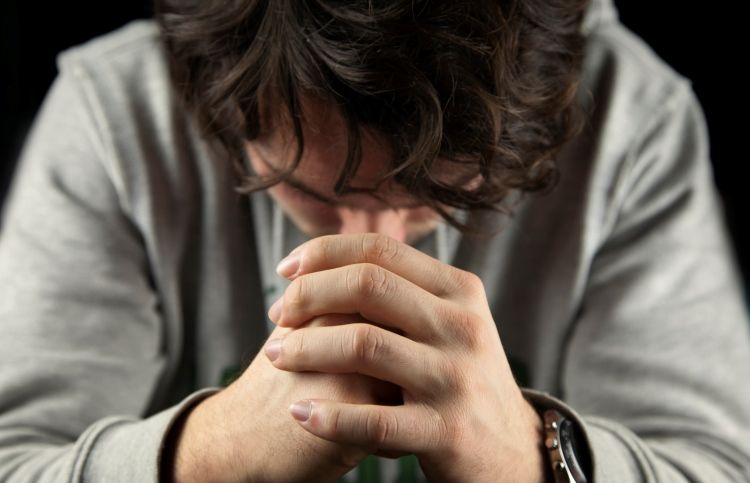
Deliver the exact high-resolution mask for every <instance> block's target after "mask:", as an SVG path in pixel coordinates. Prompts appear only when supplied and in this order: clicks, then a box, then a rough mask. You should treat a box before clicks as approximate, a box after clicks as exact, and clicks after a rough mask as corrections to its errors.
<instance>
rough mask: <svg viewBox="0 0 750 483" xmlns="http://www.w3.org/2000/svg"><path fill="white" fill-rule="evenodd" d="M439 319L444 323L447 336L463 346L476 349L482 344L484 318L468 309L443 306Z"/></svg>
mask: <svg viewBox="0 0 750 483" xmlns="http://www.w3.org/2000/svg"><path fill="white" fill-rule="evenodd" d="M439 310H440V313H439V315H438V317H440V319H441V320H442V321H443V326H444V327H445V329H446V335H447V336H448V337H449V338H450V339H453V340H456V341H459V342H460V343H461V344H462V345H463V346H465V347H468V348H469V349H474V348H477V347H478V346H479V344H481V342H482V341H481V337H482V335H481V334H482V324H483V323H484V321H483V320H482V318H481V317H480V316H479V315H477V314H475V313H474V312H473V311H471V310H469V309H468V308H467V307H454V306H443V307H442V308H441V309H439Z"/></svg>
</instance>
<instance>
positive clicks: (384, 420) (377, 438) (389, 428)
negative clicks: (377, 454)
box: [365, 411, 397, 447]
mask: <svg viewBox="0 0 750 483" xmlns="http://www.w3.org/2000/svg"><path fill="white" fill-rule="evenodd" d="M365 432H366V433H365V438H366V439H367V443H369V444H372V445H374V446H376V447H377V446H381V445H383V444H385V443H387V442H388V441H390V440H391V439H393V435H395V434H397V422H396V419H395V418H393V417H390V416H389V415H388V414H387V413H385V412H383V411H372V412H369V413H367V419H366V421H365Z"/></svg>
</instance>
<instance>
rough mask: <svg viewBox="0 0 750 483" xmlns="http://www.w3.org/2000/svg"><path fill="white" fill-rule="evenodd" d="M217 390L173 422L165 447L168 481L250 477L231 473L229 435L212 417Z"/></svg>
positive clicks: (187, 482) (181, 482)
mask: <svg viewBox="0 0 750 483" xmlns="http://www.w3.org/2000/svg"><path fill="white" fill-rule="evenodd" d="M216 397H218V394H216V395H213V396H211V397H209V398H207V399H204V400H202V401H201V402H199V403H198V404H196V405H194V406H192V407H190V408H188V409H187V410H186V411H185V412H184V413H183V414H182V415H181V416H180V417H179V418H178V419H177V420H176V421H175V423H174V425H173V426H172V428H171V430H170V432H169V434H168V435H167V438H166V440H165V446H164V450H163V459H162V465H161V468H162V475H163V477H164V478H163V481H164V482H169V483H194V482H213V481H222V482H232V481H237V482H239V481H248V480H247V478H244V477H243V475H238V474H234V473H232V472H231V471H230V470H231V469H232V468H233V465H231V464H229V463H230V461H229V460H228V456H230V455H232V454H233V451H232V448H231V447H229V446H228V445H227V442H228V441H230V439H229V437H228V436H229V435H227V434H221V433H222V428H223V425H222V424H221V422H220V421H218V420H216V418H214V417H213V411H212V406H213V404H214V403H215V398H216Z"/></svg>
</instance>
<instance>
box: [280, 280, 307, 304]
mask: <svg viewBox="0 0 750 483" xmlns="http://www.w3.org/2000/svg"><path fill="white" fill-rule="evenodd" d="M306 285H307V277H305V276H302V277H299V278H297V279H295V280H293V281H292V283H290V284H289V286H288V287H287V289H286V291H285V292H284V310H289V311H290V312H294V311H295V310H297V309H299V308H300V307H303V306H304V304H305V297H306V296H305V293H306V291H307V287H306Z"/></svg>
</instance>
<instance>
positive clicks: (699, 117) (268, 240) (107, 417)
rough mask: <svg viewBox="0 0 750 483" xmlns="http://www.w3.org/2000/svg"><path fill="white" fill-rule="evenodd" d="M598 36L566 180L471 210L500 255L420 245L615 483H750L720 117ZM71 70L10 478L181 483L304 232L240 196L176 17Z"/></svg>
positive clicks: (138, 28) (15, 203) (39, 192)
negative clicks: (173, 36)
mask: <svg viewBox="0 0 750 483" xmlns="http://www.w3.org/2000/svg"><path fill="white" fill-rule="evenodd" d="M585 29H586V31H587V32H588V34H589V45H588V50H587V57H586V64H585V72H584V79H583V83H582V88H581V91H580V96H581V100H582V102H584V103H585V104H586V106H588V107H589V108H591V109H592V112H593V114H592V117H591V120H590V123H589V125H588V126H587V129H586V130H585V132H584V133H582V134H581V135H580V136H579V137H578V138H576V139H575V140H574V141H573V142H572V143H571V144H570V145H569V146H568V147H567V148H566V149H565V151H564V152H563V154H562V156H561V157H560V168H561V173H562V178H561V183H560V185H559V186H558V187H557V188H556V189H555V191H553V192H552V193H551V194H550V195H548V196H545V197H525V198H522V199H521V200H520V204H519V207H518V209H517V213H516V216H515V217H514V218H512V219H507V218H503V217H501V216H498V215H481V216H480V215H467V216H471V217H473V218H476V219H477V220H478V221H479V222H481V223H483V224H484V225H486V226H488V227H497V228H498V230H499V231H498V233H497V234H496V235H495V236H493V237H491V238H489V239H485V240H479V239H475V238H469V237H464V236H461V235H460V234H459V233H458V232H456V231H455V230H453V229H452V228H450V227H444V228H441V230H438V231H436V232H435V234H433V235H430V236H428V237H425V238H424V239H422V240H420V241H419V242H418V244H417V246H418V247H419V248H420V249H422V250H424V251H425V252H427V253H430V254H431V255H433V256H438V255H439V256H440V257H441V258H443V259H445V260H446V261H448V262H450V263H452V264H454V265H456V266H459V267H462V268H465V269H467V270H471V271H473V272H475V273H477V274H478V275H479V276H481V277H482V280H483V281H484V284H485V287H486V290H487V295H488V299H489V302H490V304H491V308H492V310H493V314H494V316H495V320H496V322H497V324H498V328H499V332H500V335H501V338H502V341H503V347H504V348H505V350H506V352H507V354H508V356H509V359H510V361H511V365H512V366H513V369H514V373H515V374H516V376H517V378H518V380H519V383H521V385H522V386H523V387H525V388H526V389H525V393H526V395H527V396H528V397H529V399H530V400H532V401H533V402H534V403H535V404H537V405H538V406H539V407H540V408H541V407H544V406H557V407H560V408H562V409H563V410H564V411H565V412H566V413H567V414H569V415H570V416H571V417H575V418H577V420H578V422H579V424H581V425H582V426H583V428H584V429H585V431H586V437H587V439H588V441H589V443H590V446H591V452H592V456H593V458H594V463H595V481H599V482H620V481H622V482H631V481H667V482H678V481H707V482H738V481H748V480H750V433H749V432H748V429H747V428H746V425H747V423H748V421H750V389H748V385H747V381H750V337H749V335H748V317H747V313H746V311H745V307H744V306H743V300H742V288H741V283H740V279H739V275H738V271H737V268H736V266H735V260H734V254H733V253H732V251H731V248H730V245H729V243H728V236H727V232H726V229H725V226H724V220H723V216H724V215H723V211H722V206H721V205H720V203H719V198H718V196H717V192H716V189H715V187H714V184H713V174H712V172H711V165H710V163H709V159H708V138H707V131H706V126H705V120H704V117H703V113H702V110H701V108H700V106H699V104H698V102H697V99H696V97H695V95H694V93H693V90H692V88H691V85H690V82H689V81H688V80H687V79H685V78H683V77H681V76H680V75H679V74H677V73H676V72H674V71H673V70H672V69H671V68H670V67H668V66H667V65H665V64H664V63H663V62H662V61H661V60H660V59H658V58H657V57H656V56H655V54H654V53H653V52H652V51H651V50H650V49H649V47H647V46H646V45H645V44H644V43H643V42H642V41H641V40H640V39H639V38H637V37H636V36H634V35H633V34H632V33H631V32H629V31H628V30H627V29H626V28H624V27H623V26H622V25H621V24H620V23H619V22H618V21H617V17H616V12H615V11H614V8H613V7H612V5H611V2H610V0H603V1H598V0H597V1H596V2H595V3H594V4H593V5H592V7H591V11H590V14H589V16H588V18H587V21H586V27H585ZM59 68H60V74H59V76H58V78H57V80H56V81H55V83H54V85H53V86H52V88H51V90H50V92H49V94H48V96H47V99H46V101H45V103H44V105H43V107H42V110H41V111H40V113H39V115H38V118H37V120H36V123H35V125H34V127H33V129H32V132H31V134H30V136H29V139H28V141H27V144H26V147H25V149H24V151H23V153H22V156H21V160H20V166H19V171H18V173H17V178H16V182H15V183H14V185H13V188H12V191H11V194H10V197H9V202H8V204H7V206H6V208H7V210H6V212H5V217H4V226H3V227H2V232H1V236H0V280H2V286H1V287H0V481H9V482H18V481H105V482H118V481H122V482H135V481H137V482H140V481H144V482H148V481H156V480H157V478H158V474H157V468H158V459H159V455H160V447H161V444H162V442H163V438H164V435H165V434H166V432H167V431H168V428H169V426H170V424H171V423H172V421H174V419H175V417H176V416H177V415H179V414H180V412H181V411H182V410H183V409H184V408H185V407H186V406H188V405H189V404H192V403H194V402H196V401H198V400H200V399H201V398H203V397H205V396H206V395H208V394H211V393H213V392H214V391H216V390H217V388H218V387H219V386H220V384H221V382H222V380H224V379H225V378H226V376H229V375H231V374H233V373H234V372H236V370H238V369H239V368H241V367H242V366H243V365H244V364H247V363H248V362H249V361H250V360H251V359H252V357H253V356H254V355H255V354H256V352H257V351H258V349H259V348H260V346H261V344H262V343H263V341H264V339H265V337H266V333H267V332H266V331H267V327H266V325H267V321H266V318H265V307H266V303H267V300H271V299H273V298H274V297H276V296H277V295H278V291H279V290H280V289H281V288H283V282H282V281H279V280H278V279H277V278H275V275H274V274H273V273H272V267H273V265H274V264H275V263H276V262H277V261H278V260H277V259H278V258H279V257H280V256H282V255H284V254H286V252H288V251H289V250H291V249H292V248H293V247H294V246H296V244H297V243H299V242H301V241H303V240H304V236H302V235H301V234H300V233H299V231H297V230H296V229H295V228H294V226H293V225H292V224H291V223H290V222H289V220H288V219H286V218H285V217H284V216H283V213H282V212H280V211H279V210H277V209H276V208H275V207H274V204H273V203H272V202H271V201H270V199H269V198H268V197H267V196H266V195H265V194H263V193H260V194H256V195H254V196H253V197H252V198H251V200H250V201H248V199H246V198H242V197H239V196H237V195H235V194H234V192H233V191H232V177H231V170H230V169H229V167H228V166H227V165H226V164H225V163H223V162H222V161H221V160H215V159H212V158H211V156H210V155H209V154H208V153H209V151H208V150H207V149H206V146H205V144H204V142H203V141H202V140H201V139H200V138H199V136H198V134H197V133H196V130H195V127H194V125H193V124H192V122H191V120H190V119H189V118H188V117H187V116H185V114H184V112H182V111H181V110H180V108H179V107H178V106H177V104H176V103H175V102H174V99H173V97H172V91H171V89H170V86H169V83H168V79H167V75H166V68H165V64H164V59H163V54H162V51H161V49H160V47H159V44H158V41H157V30H156V27H155V25H154V24H153V23H152V22H149V21H139V22H134V23H132V24H129V25H127V26H125V27H124V28H122V29H120V30H118V31H116V32H113V33H111V34H109V35H107V36H104V37H101V38H98V39H95V40H93V41H92V42H89V43H87V44H85V45H82V46H79V47H77V48H74V49H71V50H69V51H67V52H65V53H63V54H62V55H61V56H60V57H59ZM440 233H442V235H441V236H442V238H441V239H438V234H440ZM438 247H442V248H440V249H439V250H438ZM258 260H260V261H261V263H259V262H258ZM269 267H271V268H269ZM258 390H259V391H262V390H263V388H258ZM553 396H554V397H553ZM386 467H387V468H391V469H392V467H391V466H386ZM391 469H387V471H391ZM470 480H471V478H470V475H467V481H470Z"/></svg>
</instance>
